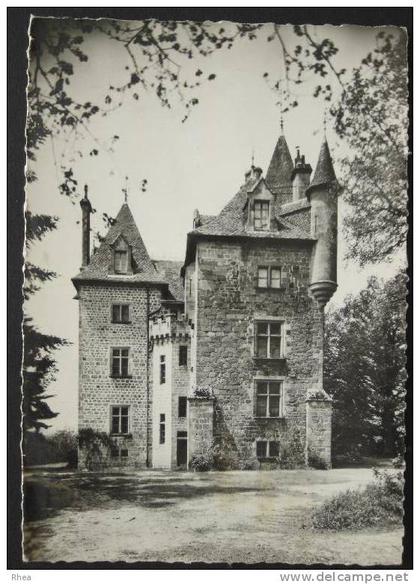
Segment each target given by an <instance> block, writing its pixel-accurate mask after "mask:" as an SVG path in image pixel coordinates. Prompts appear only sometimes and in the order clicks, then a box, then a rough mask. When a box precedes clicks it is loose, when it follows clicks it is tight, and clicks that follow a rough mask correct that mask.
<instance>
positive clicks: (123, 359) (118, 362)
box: [112, 349, 128, 377]
mask: <svg viewBox="0 0 420 584" xmlns="http://www.w3.org/2000/svg"><path fill="white" fill-rule="evenodd" d="M112 377H128V349H112Z"/></svg>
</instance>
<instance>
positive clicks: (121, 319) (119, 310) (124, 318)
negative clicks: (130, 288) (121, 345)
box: [112, 304, 130, 323]
mask: <svg viewBox="0 0 420 584" xmlns="http://www.w3.org/2000/svg"><path fill="white" fill-rule="evenodd" d="M112 322H116V323H129V322H130V310H129V306H128V304H113V305H112Z"/></svg>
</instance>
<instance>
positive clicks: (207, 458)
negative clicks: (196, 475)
mask: <svg viewBox="0 0 420 584" xmlns="http://www.w3.org/2000/svg"><path fill="white" fill-rule="evenodd" d="M212 467H213V456H212V455H211V453H206V454H194V456H193V457H192V458H191V463H190V468H192V470H195V471H196V472H208V471H209V470H211V469H212Z"/></svg>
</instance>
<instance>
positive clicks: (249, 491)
mask: <svg viewBox="0 0 420 584" xmlns="http://www.w3.org/2000/svg"><path fill="white" fill-rule="evenodd" d="M371 480H372V471H371V470H368V469H337V470H331V471H321V470H319V471H318V470H285V471H282V470H276V471H264V472H255V471H226V472H208V473H187V472H167V471H164V472H162V471H141V472H140V471H139V472H131V473H129V472H127V473H125V474H99V473H98V474H96V473H89V474H86V473H85V474H83V473H76V472H66V471H61V472H58V471H56V470H41V469H35V470H32V471H30V472H27V473H26V474H25V488H26V489H27V491H26V492H27V496H26V497H25V499H26V500H25V536H24V537H25V539H24V550H25V556H26V559H27V560H29V561H47V562H55V561H60V560H64V561H68V562H70V561H80V560H82V561H87V562H93V561H111V562H115V561H126V562H152V561H153V562H158V561H161V562H177V561H178V562H186V563H188V562H223V563H239V562H241V563H257V562H264V563H268V564H272V563H288V564H298V563H304V564H314V563H324V564H332V563H342V564H358V565H361V566H366V565H374V564H387V565H392V564H399V563H400V562H401V551H402V550H401V537H402V529H401V528H399V527H398V526H389V527H386V528H383V527H373V528H367V529H361V530H359V531H357V532H355V531H342V532H332V531H329V530H325V531H316V530H313V529H306V528H304V527H303V526H304V524H305V522H306V523H307V522H308V519H309V518H310V516H311V513H312V511H313V509H314V508H315V507H321V506H322V504H323V503H324V502H325V501H327V500H328V499H330V498H331V497H333V496H335V495H337V494H338V493H339V492H341V491H343V490H344V489H345V488H346V487H350V488H352V489H357V488H359V487H360V488H362V489H363V488H365V487H366V485H368V484H369V483H370V482H371ZM28 487H29V488H28Z"/></svg>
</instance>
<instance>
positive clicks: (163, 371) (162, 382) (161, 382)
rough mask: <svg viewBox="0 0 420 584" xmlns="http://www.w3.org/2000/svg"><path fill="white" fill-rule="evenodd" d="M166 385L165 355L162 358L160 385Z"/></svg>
mask: <svg viewBox="0 0 420 584" xmlns="http://www.w3.org/2000/svg"><path fill="white" fill-rule="evenodd" d="M164 383H166V357H165V355H161V356H160V384H161V385H163V384H164Z"/></svg>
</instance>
